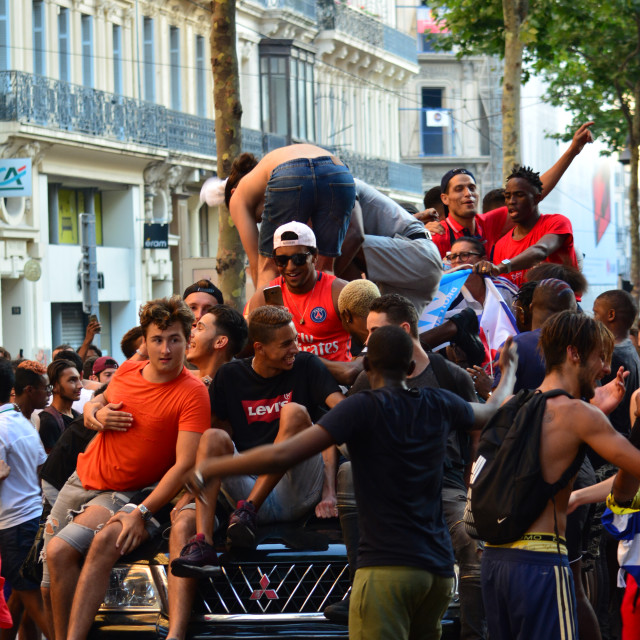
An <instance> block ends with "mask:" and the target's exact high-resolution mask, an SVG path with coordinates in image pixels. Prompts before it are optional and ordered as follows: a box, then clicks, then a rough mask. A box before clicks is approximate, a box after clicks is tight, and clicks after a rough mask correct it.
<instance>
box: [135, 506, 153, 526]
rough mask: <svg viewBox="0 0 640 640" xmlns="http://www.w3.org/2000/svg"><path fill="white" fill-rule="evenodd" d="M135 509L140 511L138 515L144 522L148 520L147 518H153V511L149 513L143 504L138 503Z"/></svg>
mask: <svg viewBox="0 0 640 640" xmlns="http://www.w3.org/2000/svg"><path fill="white" fill-rule="evenodd" d="M136 509H137V510H138V511H139V512H140V515H141V516H142V519H143V520H144V521H145V522H149V520H151V518H153V513H151V511H149V509H147V507H145V506H144V505H143V504H139V505H138V506H137V507H136Z"/></svg>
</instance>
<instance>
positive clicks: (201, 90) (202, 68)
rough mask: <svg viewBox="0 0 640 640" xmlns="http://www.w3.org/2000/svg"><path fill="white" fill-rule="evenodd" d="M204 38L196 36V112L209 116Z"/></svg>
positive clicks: (203, 116)
mask: <svg viewBox="0 0 640 640" xmlns="http://www.w3.org/2000/svg"><path fill="white" fill-rule="evenodd" d="M204 44H205V43H204V38H203V37H202V36H196V113H197V114H198V115H199V116H200V117H201V118H206V117H207V66H206V64H205V57H204Z"/></svg>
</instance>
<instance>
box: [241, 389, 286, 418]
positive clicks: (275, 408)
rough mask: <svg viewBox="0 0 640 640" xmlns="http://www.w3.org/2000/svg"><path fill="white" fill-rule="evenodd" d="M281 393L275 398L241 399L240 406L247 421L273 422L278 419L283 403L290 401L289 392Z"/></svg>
mask: <svg viewBox="0 0 640 640" xmlns="http://www.w3.org/2000/svg"><path fill="white" fill-rule="evenodd" d="M292 393H293V391H289V393H283V394H282V395H281V396H277V397H275V398H265V399H264V400H243V401H242V408H243V409H244V413H245V415H246V416H247V422H248V423H249V424H251V423H252V422H273V421H274V420H279V419H280V409H282V407H283V406H284V405H285V404H289V402H291V394H292Z"/></svg>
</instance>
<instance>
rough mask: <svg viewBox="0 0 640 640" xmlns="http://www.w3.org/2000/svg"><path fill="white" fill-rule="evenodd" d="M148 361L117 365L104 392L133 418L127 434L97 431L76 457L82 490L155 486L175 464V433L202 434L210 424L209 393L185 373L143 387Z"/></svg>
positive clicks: (145, 383) (176, 434) (128, 489)
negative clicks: (193, 432) (168, 380)
mask: <svg viewBox="0 0 640 640" xmlns="http://www.w3.org/2000/svg"><path fill="white" fill-rule="evenodd" d="M148 364H149V363H148V361H146V360H145V361H139V362H131V361H127V362H125V363H124V364H122V365H121V366H120V367H119V369H118V370H117V371H116V372H115V374H114V375H113V377H112V378H111V382H110V383H109V386H108V388H107V390H106V392H105V397H106V398H107V400H108V401H109V402H113V403H118V402H123V403H124V404H123V406H122V409H121V410H122V411H127V412H129V413H131V414H133V424H132V426H131V427H130V428H129V429H128V430H127V431H112V430H107V431H101V432H100V433H98V435H97V436H96V437H95V438H94V439H93V440H92V441H91V443H90V444H89V446H88V447H87V450H86V451H85V452H84V453H81V454H80V455H79V456H78V467H77V470H78V477H79V478H80V481H81V482H82V486H83V487H84V488H85V489H97V490H99V491H106V490H109V489H112V490H115V491H130V490H133V489H142V488H144V487H147V486H149V485H152V484H154V483H156V482H158V481H159V480H160V479H161V478H162V476H164V474H165V473H166V472H167V471H168V470H169V469H170V468H171V467H172V466H173V465H174V464H175V461H176V441H177V439H178V431H195V432H197V433H203V432H204V431H206V430H207V429H208V428H209V426H210V424H211V406H210V403H209V393H208V392H207V389H206V387H205V386H204V384H203V383H202V382H201V381H200V380H198V379H197V378H195V377H194V376H192V375H191V374H190V373H189V371H188V370H187V369H185V368H183V369H182V371H181V373H180V375H178V377H177V378H174V379H173V380H171V381H170V382H163V383H154V382H148V381H147V380H145V379H144V377H143V376H142V369H143V368H144V367H145V366H146V365H148Z"/></svg>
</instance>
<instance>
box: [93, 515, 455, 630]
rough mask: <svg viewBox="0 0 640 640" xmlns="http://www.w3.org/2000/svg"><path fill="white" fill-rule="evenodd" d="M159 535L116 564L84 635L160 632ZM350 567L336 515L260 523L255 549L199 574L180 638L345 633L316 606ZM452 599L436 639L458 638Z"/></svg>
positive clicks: (162, 569) (163, 572)
mask: <svg viewBox="0 0 640 640" xmlns="http://www.w3.org/2000/svg"><path fill="white" fill-rule="evenodd" d="M166 547H167V543H166V540H162V539H161V540H160V541H159V542H158V541H157V542H156V544H155V545H147V546H146V547H145V548H144V549H140V551H139V553H137V554H136V556H135V557H132V556H130V557H129V558H128V562H127V563H126V564H119V565H116V566H115V567H114V569H113V571H112V574H111V583H110V586H109V590H108V591H107V594H106V597H105V601H104V603H103V605H102V606H101V607H100V611H99V612H98V615H97V616H96V619H95V622H94V625H93V628H92V632H91V637H92V638H99V637H101V636H104V635H105V634H108V635H109V636H110V637H111V635H112V634H117V635H118V636H119V637H120V638H122V637H123V636H125V637H126V636H131V637H133V636H136V637H137V638H140V639H142V638H143V637H144V636H145V635H146V636H150V637H160V638H164V637H166V635H167V630H168V618H167V615H168V614H167V612H168V602H167V571H169V566H168V554H167V552H166ZM349 589H350V583H349V567H348V563H347V557H346V550H345V546H344V544H343V542H342V537H341V532H340V526H339V524H338V522H337V520H330V521H322V520H317V519H316V518H312V519H310V520H309V521H308V522H306V523H303V524H300V523H298V524H288V525H271V526H268V527H262V528H261V529H260V532H259V544H258V547H257V549H256V550H255V551H251V552H248V551H243V552H242V553H236V554H233V553H227V552H225V551H224V547H223V546H221V553H220V570H219V571H217V572H216V574H215V575H211V576H208V577H206V578H202V579H200V581H199V588H198V593H197V596H196V601H195V603H194V607H193V615H192V617H191V621H190V623H189V629H188V633H187V637H188V638H189V639H197V638H216V640H220V639H227V638H228V639H231V638H234V639H237V638H246V639H248V640H258V639H260V640H267V639H271V638H274V639H275V638H313V639H314V640H315V639H327V640H329V639H338V638H344V639H347V638H348V631H347V627H346V626H344V625H340V624H335V623H332V622H330V621H329V620H327V619H326V618H325V617H324V615H323V613H322V611H323V610H324V608H325V607H326V606H328V605H330V604H333V603H336V602H338V601H340V600H342V599H343V598H345V597H346V596H347V594H348V593H349ZM458 636H459V624H458V605H457V598H455V599H454V602H453V603H452V604H451V606H450V607H449V610H448V611H447V615H446V616H445V619H444V620H443V638H451V639H453V638H458Z"/></svg>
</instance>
